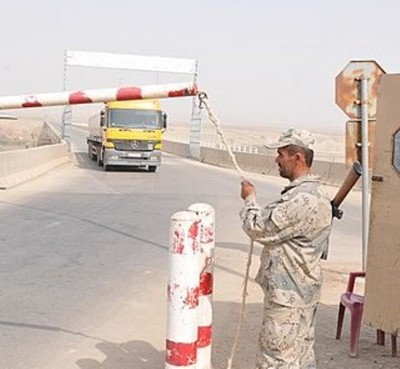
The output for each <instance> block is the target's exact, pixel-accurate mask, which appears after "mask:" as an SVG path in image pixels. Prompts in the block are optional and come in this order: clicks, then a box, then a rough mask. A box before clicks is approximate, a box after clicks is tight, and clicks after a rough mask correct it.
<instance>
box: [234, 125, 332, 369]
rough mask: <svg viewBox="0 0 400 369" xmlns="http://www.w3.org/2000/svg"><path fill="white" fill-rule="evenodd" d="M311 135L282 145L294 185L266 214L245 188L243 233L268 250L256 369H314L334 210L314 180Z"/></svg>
mask: <svg viewBox="0 0 400 369" xmlns="http://www.w3.org/2000/svg"><path fill="white" fill-rule="evenodd" d="M313 143H314V140H313V139H312V137H311V135H310V133H308V132H306V131H299V130H294V129H290V130H288V131H286V132H284V133H283V134H282V135H281V137H280V138H279V141H278V142H276V143H274V144H270V145H266V146H267V147H268V148H275V149H277V152H278V156H277V158H276V160H275V161H276V163H277V164H278V167H279V173H280V175H281V176H282V177H284V178H287V179H289V181H290V183H289V185H288V186H287V187H285V188H284V190H283V191H282V193H281V197H280V199H279V200H277V201H275V202H273V203H271V204H269V205H268V206H266V207H265V208H262V207H261V206H259V205H258V204H257V202H256V198H255V195H256V190H255V188H254V186H253V185H252V184H251V183H249V182H248V181H243V182H242V190H241V197H242V198H243V199H244V200H245V205H244V207H243V209H242V211H241V213H240V216H241V219H242V221H243V229H244V231H245V232H246V233H247V234H248V235H249V236H250V237H251V238H252V239H253V240H254V241H256V242H259V243H261V244H262V245H263V246H264V248H263V251H262V254H261V265H260V269H259V271H258V273H257V276H256V281H257V283H258V284H259V285H260V286H261V288H262V289H263V291H264V294H265V298H264V315H263V322H262V329H261V333H260V337H259V351H258V354H257V369H315V368H316V363H315V356H314V350H313V345H314V326H315V313H316V309H317V305H318V302H319V299H320V291H321V285H322V272H321V265H320V259H321V255H322V254H323V253H324V252H325V251H326V250H327V246H328V237H329V234H330V231H331V222H332V209H331V204H330V201H329V199H328V197H327V195H326V194H325V193H324V192H323V190H322V189H321V186H320V183H319V180H318V177H316V176H313V175H312V174H311V164H312V161H313V150H312V144H313Z"/></svg>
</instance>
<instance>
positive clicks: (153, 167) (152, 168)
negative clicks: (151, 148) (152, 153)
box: [149, 165, 157, 173]
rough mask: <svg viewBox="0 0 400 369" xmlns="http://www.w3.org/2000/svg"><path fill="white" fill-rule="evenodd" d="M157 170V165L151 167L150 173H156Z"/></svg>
mask: <svg viewBox="0 0 400 369" xmlns="http://www.w3.org/2000/svg"><path fill="white" fill-rule="evenodd" d="M156 170H157V167H156V166H155V165H149V172H151V173H154V172H155V171H156Z"/></svg>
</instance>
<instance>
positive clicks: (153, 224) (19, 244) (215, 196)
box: [0, 128, 361, 369]
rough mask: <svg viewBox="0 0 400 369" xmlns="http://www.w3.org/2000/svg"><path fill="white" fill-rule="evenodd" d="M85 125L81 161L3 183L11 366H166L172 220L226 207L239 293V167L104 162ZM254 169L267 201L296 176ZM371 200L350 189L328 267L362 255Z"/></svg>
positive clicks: (229, 268)
mask: <svg viewBox="0 0 400 369" xmlns="http://www.w3.org/2000/svg"><path fill="white" fill-rule="evenodd" d="M85 136H86V134H85V132H84V131H82V130H79V129H76V128H74V129H73V139H72V149H73V151H74V153H75V155H74V160H73V161H72V162H71V163H70V164H68V165H65V166H63V167H61V168H58V169H56V170H54V171H52V172H50V173H47V174H46V175H43V176H41V177H40V178H37V179H35V180H33V181H31V182H29V183H26V184H24V185H21V186H19V187H17V188H14V189H12V190H9V191H4V192H1V193H0V223H1V225H2V227H1V228H2V231H1V234H0V238H1V246H0V300H1V301H0V368H2V369H50V368H51V369H54V368H57V369H67V368H68V369H71V368H80V369H100V368H102V369H105V368H107V369H111V368H112V369H123V368H134V369H155V368H163V367H164V365H163V362H164V342H165V324H166V298H165V296H166V283H167V262H168V243H169V222H170V217H171V215H172V214H173V213H175V212H177V211H180V210H184V209H186V208H187V207H188V206H189V205H191V204H192V203H195V202H205V203H209V204H210V205H212V206H213V207H214V208H215V209H216V225H217V228H216V231H217V233H216V234H217V258H216V273H217V277H218V273H219V274H220V275H221V278H220V280H218V278H216V281H215V284H216V286H215V287H216V288H215V290H216V292H215V296H214V298H215V301H216V302H217V303H221V302H222V301H226V302H229V301H231V300H232V299H236V300H237V298H238V294H239V292H237V291H238V288H240V285H241V281H242V278H243V271H244V263H245V258H246V255H247V247H248V240H247V238H246V236H245V235H244V234H243V232H242V231H241V229H240V223H239V217H238V211H239V209H240V207H241V204H242V201H241V199H240V197H239V187H240V186H239V182H240V180H239V177H238V176H237V174H236V173H235V172H234V171H232V170H229V169H222V168H216V167H211V166H206V165H203V164H200V163H197V162H194V161H191V160H188V159H183V158H179V157H174V156H170V155H164V156H163V164H162V166H161V167H160V168H159V170H158V171H157V172H156V173H147V172H145V171H127V170H123V171H117V170H114V171H111V172H104V171H103V170H102V169H101V168H99V167H97V165H96V163H94V162H90V161H89V159H88V158H87V155H86V144H85V141H84V138H85ZM249 178H250V179H251V180H252V181H253V182H254V183H255V184H256V186H257V188H258V192H259V201H260V203H264V202H267V201H268V200H273V199H275V198H276V197H277V196H279V192H280V189H281V187H282V186H283V185H284V184H285V183H286V182H285V180H283V179H280V178H275V177H266V176H261V175H249ZM335 190H336V189H335V188H328V191H330V192H331V193H332V195H333V193H334V192H335ZM360 202H361V196H360V193H353V194H351V195H350V196H349V198H348V199H347V200H346V203H345V206H344V210H345V218H344V219H343V220H342V221H340V222H338V221H335V227H334V231H333V234H332V239H331V257H330V261H329V262H328V263H327V264H326V267H328V268H331V267H332V268H333V267H338V266H341V267H343V268H347V267H348V268H350V269H355V266H357V265H360V260H361V250H360V247H361V246H360V234H361V223H360V218H361V209H360ZM259 252H260V250H259V249H258V248H256V250H255V254H254V260H255V264H256V263H257V256H258V255H259ZM214 319H218V315H216V316H215V317H214ZM222 339H223V337H222V336H221V335H219V337H218V340H220V341H221V340H222ZM216 344H218V341H217V342H216Z"/></svg>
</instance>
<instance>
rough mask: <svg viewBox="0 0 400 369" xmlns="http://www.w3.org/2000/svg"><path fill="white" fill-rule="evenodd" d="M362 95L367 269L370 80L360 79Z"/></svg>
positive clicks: (364, 222)
mask: <svg viewBox="0 0 400 369" xmlns="http://www.w3.org/2000/svg"><path fill="white" fill-rule="evenodd" d="M360 90H361V91H360V92H361V93H360V95H361V158H362V167H363V169H362V170H363V175H362V267H363V270H365V269H366V259H367V258H366V256H367V248H368V231H369V178H370V175H369V157H368V154H369V153H368V150H369V138H368V128H369V127H368V124H369V120H368V104H369V101H368V78H367V77H365V76H361V78H360Z"/></svg>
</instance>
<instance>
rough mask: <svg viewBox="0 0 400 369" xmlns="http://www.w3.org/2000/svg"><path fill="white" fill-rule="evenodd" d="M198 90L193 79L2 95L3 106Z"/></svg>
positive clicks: (181, 94) (86, 101)
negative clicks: (182, 81)
mask: <svg viewBox="0 0 400 369" xmlns="http://www.w3.org/2000/svg"><path fill="white" fill-rule="evenodd" d="M196 94H197V86H196V85H194V84H193V83H171V84H165V85H150V86H128V87H119V88H104V89H93V90H79V91H67V92H54V93H44V94H37V95H21V96H2V97H0V110H4V109H21V108H37V107H44V106H56V105H60V106H62V105H75V104H91V103H97V102H109V101H123V100H141V99H163V98H168V97H184V96H195V95H196Z"/></svg>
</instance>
